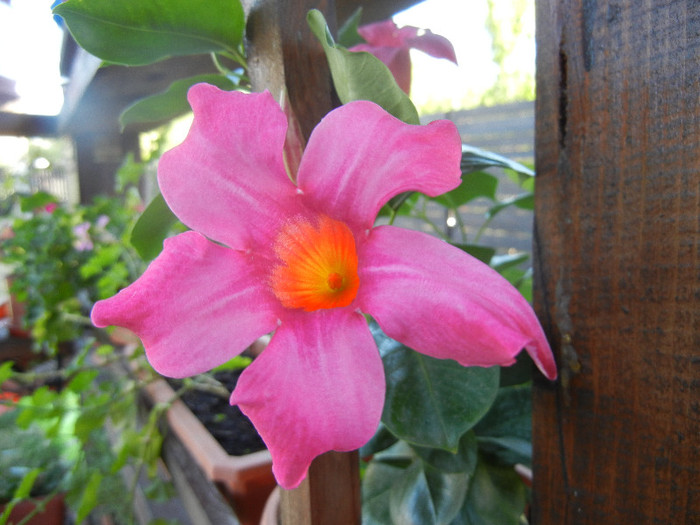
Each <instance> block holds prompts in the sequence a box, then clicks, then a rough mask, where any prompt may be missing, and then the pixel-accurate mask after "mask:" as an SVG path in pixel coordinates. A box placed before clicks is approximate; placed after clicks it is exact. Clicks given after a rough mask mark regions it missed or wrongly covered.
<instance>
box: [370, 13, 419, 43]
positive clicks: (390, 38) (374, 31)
mask: <svg viewBox="0 0 700 525" xmlns="http://www.w3.org/2000/svg"><path fill="white" fill-rule="evenodd" d="M357 32H358V33H359V34H360V36H361V37H362V38H364V39H365V41H366V42H367V43H368V44H370V45H372V46H376V47H406V44H405V41H406V40H407V39H409V38H412V37H415V36H416V35H417V34H418V28H417V27H412V26H404V27H402V28H399V27H398V26H397V25H396V24H395V23H394V21H393V20H392V19H390V18H389V19H387V20H381V21H379V22H372V23H371V24H365V25H362V26H360V27H358V28H357Z"/></svg>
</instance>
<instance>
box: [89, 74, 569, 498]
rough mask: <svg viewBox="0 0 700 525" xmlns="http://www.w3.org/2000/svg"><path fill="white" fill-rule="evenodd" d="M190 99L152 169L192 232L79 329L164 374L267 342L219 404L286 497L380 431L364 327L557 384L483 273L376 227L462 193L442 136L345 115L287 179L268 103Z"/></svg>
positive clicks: (370, 116)
mask: <svg viewBox="0 0 700 525" xmlns="http://www.w3.org/2000/svg"><path fill="white" fill-rule="evenodd" d="M189 100H190V103H191V105H192V108H193V111H194V122H193V124H192V127H191V129H190V132H189V134H188V136H187V138H186V140H185V141H184V142H183V143H182V144H181V145H180V146H177V147H176V148H174V149H173V150H171V151H169V152H167V153H166V154H165V155H163V157H162V158H161V160H160V164H159V166H158V180H159V184H160V187H161V190H162V193H163V196H164V197H165V199H166V201H167V202H168V204H169V206H170V207H171V208H172V210H173V211H174V213H175V214H176V215H177V216H178V217H179V218H180V220H182V222H184V223H185V224H187V225H188V226H189V227H191V228H192V229H193V230H194V231H189V232H186V233H182V234H180V235H177V236H175V237H173V238H170V239H168V240H166V242H165V246H164V249H163V252H162V253H161V255H160V256H159V257H158V258H157V259H156V260H155V261H153V263H151V265H150V266H149V267H148V269H147V270H146V272H145V273H144V274H143V275H142V276H141V277H140V278H139V279H138V280H137V281H136V282H134V283H133V284H132V285H130V286H129V287H127V288H126V289H124V290H122V291H121V292H119V293H118V294H117V295H116V296H114V297H112V298H110V299H107V300H105V301H100V302H98V303H97V304H96V305H95V307H94V309H93V312H92V319H93V322H94V323H95V324H96V325H97V326H107V325H112V324H115V325H119V326H123V327H126V328H129V329H130V330H132V331H133V332H135V333H136V334H137V335H138V336H139V337H140V338H141V340H142V341H143V344H144V347H145V349H146V353H147V356H148V359H149V361H150V362H151V364H152V365H153V367H154V368H155V369H156V370H157V371H158V372H160V373H161V374H163V375H166V376H172V377H185V376H191V375H194V374H198V373H201V372H204V371H207V370H210V369H212V368H213V367H215V366H217V365H219V364H221V363H223V362H225V361H227V360H229V359H230V358H232V357H233V356H234V355H236V354H238V353H240V352H241V351H243V350H244V349H245V348H246V347H248V346H249V345H250V344H251V343H253V342H254V341H255V340H256V339H257V338H258V337H260V336H261V335H263V334H268V333H273V332H274V333H273V335H272V338H271V341H270V344H269V346H268V347H267V348H266V349H265V350H264V351H263V352H262V354H260V355H259V356H258V357H257V358H256V359H255V360H254V361H253V363H252V364H251V365H250V366H249V367H248V368H247V369H246V370H245V371H244V372H243V374H242V375H241V377H240V379H239V381H238V385H237V387H236V389H235V391H234V392H233V394H232V396H231V403H232V404H238V405H239V406H240V408H241V410H242V411H243V412H244V413H245V414H246V415H248V417H250V419H251V420H252V421H253V424H254V425H255V427H256V428H257V430H258V432H259V433H260V435H261V436H262V438H263V440H264V441H265V443H266V444H267V446H268V449H269V450H270V453H271V455H272V459H273V470H274V472H275V476H276V477H277V480H278V482H279V483H280V484H281V485H282V486H283V487H285V488H293V487H296V486H297V485H298V484H299V483H300V482H301V481H302V479H303V478H304V477H305V475H306V472H307V470H308V467H309V465H310V463H311V461H312V460H313V458H314V457H316V456H318V455H319V454H322V453H324V452H326V451H329V450H338V451H347V450H353V449H356V448H358V447H360V446H362V445H363V444H364V443H366V442H367V440H368V439H369V438H370V437H371V436H372V435H373V433H374V432H375V430H376V428H377V425H378V423H379V419H380V416H381V413H382V405H383V401H384V390H385V379H384V371H383V366H382V362H381V359H380V356H379V353H378V351H377V347H376V345H375V343H374V340H373V338H372V335H371V333H370V331H369V329H368V326H367V321H366V320H365V317H364V315H363V314H368V315H371V316H373V317H374V319H376V321H377V322H378V323H379V325H380V326H381V328H382V329H383V330H384V332H386V334H387V335H389V336H390V337H393V338H395V339H397V340H399V341H401V342H403V343H405V344H406V345H408V346H410V347H412V348H414V349H416V350H417V351H419V352H422V353H424V354H427V355H430V356H433V357H438V358H451V359H455V360H456V361H458V362H460V363H461V364H463V365H478V366H490V365H494V364H501V365H508V364H511V363H513V362H514V356H515V355H516V354H518V353H519V352H520V350H522V349H523V348H526V349H527V351H528V352H529V353H530V355H531V356H532V357H533V358H534V360H535V362H536V363H537V364H538V366H539V367H540V368H541V369H542V370H543V371H544V373H545V375H546V376H547V377H550V378H553V377H555V376H556V367H555V364H554V361H553V358H552V354H551V351H550V349H549V346H548V345H547V341H546V340H545V337H544V334H543V332H542V329H541V327H540V325H539V323H538V321H537V319H536V318H535V315H534V313H533V311H532V309H531V308H530V306H529V305H528V304H527V302H526V301H525V300H524V299H523V297H522V296H521V295H520V294H519V293H518V292H517V290H515V289H514V288H513V287H512V286H511V285H510V284H508V282H507V281H505V280H504V279H503V278H502V277H501V276H499V275H498V274H497V273H496V272H495V271H493V270H492V269H491V268H489V267H488V266H486V265H484V264H482V263H480V262H479V261H477V260H476V259H474V258H472V257H470V256H469V255H467V254H465V253H464V252H462V251H461V250H459V249H457V248H454V247H452V246H450V245H449V244H447V243H445V242H443V241H441V240H439V239H437V238H434V237H431V236H429V235H427V234H424V233H420V232H415V231H409V230H405V229H402V228H398V227H394V226H378V227H373V224H374V220H375V217H376V215H377V212H378V211H379V209H380V208H381V207H382V205H384V204H385V203H386V202H387V201H388V200H389V199H390V198H391V197H393V196H395V195H397V194H399V193H402V192H405V191H409V190H415V191H420V192H423V193H425V194H428V195H431V196H435V195H438V194H441V193H443V192H445V191H448V190H450V189H453V188H455V187H456V186H457V185H458V184H459V182H460V168H459V163H460V157H461V141H460V137H459V134H458V133H457V130H456V128H455V126H454V124H452V123H451V122H447V121H438V122H433V123H432V124H429V125H427V126H411V125H408V124H405V123H403V122H401V121H399V120H397V119H395V118H394V117H392V116H391V115H389V114H388V113H386V112H385V111H384V110H383V109H381V108H380V107H379V106H377V105H375V104H373V103H371V102H367V101H358V102H352V103H350V104H347V105H345V106H343V107H340V108H338V109H336V110H334V111H332V112H330V113H329V114H328V115H327V116H326V117H325V118H324V119H323V120H322V121H321V122H320V123H319V125H318V126H317V127H316V129H315V130H314V132H313V133H312V135H311V137H310V138H309V141H308V144H307V146H306V148H305V151H304V153H303V157H302V159H301V162H300V164H299V168H298V173H297V177H296V182H292V181H291V180H290V178H289V177H288V176H287V172H286V171H285V165H284V160H283V149H284V144H285V135H286V131H287V122H286V119H285V116H284V113H283V112H282V111H281V109H280V107H279V106H278V105H277V104H276V103H275V101H274V100H273V98H272V97H271V96H270V94H269V93H267V92H265V93H258V94H243V93H239V92H224V91H220V90H219V89H217V88H215V87H213V86H209V85H206V84H199V85H196V86H194V87H193V88H192V89H191V90H190V92H189ZM183 305H186V308H183Z"/></svg>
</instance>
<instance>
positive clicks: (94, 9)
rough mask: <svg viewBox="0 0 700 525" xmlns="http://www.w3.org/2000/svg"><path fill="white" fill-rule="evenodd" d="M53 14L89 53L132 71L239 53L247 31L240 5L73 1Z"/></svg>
mask: <svg viewBox="0 0 700 525" xmlns="http://www.w3.org/2000/svg"><path fill="white" fill-rule="evenodd" d="M53 12H54V14H56V15H59V16H61V17H63V19H64V20H65V22H66V25H67V26H68V29H69V30H70V32H71V34H72V35H73V37H74V38H75V40H76V42H78V44H79V45H80V46H81V47H83V48H84V49H85V50H86V51H88V52H89V53H92V54H93V55H95V56H97V57H99V58H101V59H102V60H105V61H107V62H111V63H115V64H124V65H132V66H134V65H144V64H150V63H152V62H157V61H158V60H162V59H164V58H167V57H171V56H177V55H192V54H197V53H210V52H221V51H231V52H233V53H235V52H236V49H237V47H238V45H239V43H240V42H241V39H242V37H243V29H244V26H245V15H244V12H243V7H242V6H241V3H240V1H238V0H206V1H197V2H193V1H191V0H119V1H118V2H109V1H108V2H105V1H103V0H67V1H66V2H64V3H62V4H60V5H58V6H56V7H55V8H54V11H53Z"/></svg>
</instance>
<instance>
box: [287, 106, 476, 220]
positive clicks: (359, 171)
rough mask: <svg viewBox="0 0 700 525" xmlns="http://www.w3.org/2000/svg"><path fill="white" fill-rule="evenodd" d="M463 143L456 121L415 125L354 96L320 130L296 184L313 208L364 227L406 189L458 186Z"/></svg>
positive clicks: (432, 192)
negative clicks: (385, 205) (354, 98)
mask: <svg viewBox="0 0 700 525" xmlns="http://www.w3.org/2000/svg"><path fill="white" fill-rule="evenodd" d="M461 148H462V146H461V139H460V137H459V133H458V132H457V128H456V127H455V125H454V124H453V123H452V122H449V121H446V120H440V121H435V122H432V123H430V124H428V125H427V126H412V125H409V124H405V123H404V122H401V121H400V120H398V119H396V118H394V117H393V116H391V115H390V114H389V113H387V112H386V111H384V110H383V109H382V108H380V107H379V106H377V105H376V104H374V103H372V102H367V101H356V102H350V103H349V104H346V105H344V106H342V107H340V108H337V109H335V110H333V111H332V112H330V113H329V114H328V115H327V116H326V117H325V118H324V119H323V120H322V121H321V122H320V123H319V124H318V126H316V129H314V131H313V133H312V134H311V137H310V138H309V142H308V144H307V146H306V151H305V152H304V157H303V158H302V160H301V165H300V166H299V173H298V177H297V183H298V185H299V188H300V189H301V190H302V191H303V193H304V195H303V197H304V200H305V202H306V203H307V204H309V205H310V206H311V207H312V208H315V209H318V210H324V211H325V213H327V214H328V215H329V216H331V217H332V218H335V219H338V220H343V221H345V222H346V223H348V224H349V225H351V227H355V228H360V229H361V230H364V229H367V228H370V227H371V226H372V224H373V223H374V219H375V217H376V215H377V212H378V211H379V209H380V208H381V207H382V206H383V205H384V204H385V203H386V202H387V201H388V200H389V199H390V198H391V197H393V196H395V195H397V194H399V193H402V192H404V191H411V190H414V191H420V192H423V193H426V194H428V195H431V196H435V195H439V194H441V193H444V192H446V191H449V190H451V189H453V188H456V187H457V186H458V185H459V182H460V176H461V171H460V167H459V163H460V159H461V156H462V149H461Z"/></svg>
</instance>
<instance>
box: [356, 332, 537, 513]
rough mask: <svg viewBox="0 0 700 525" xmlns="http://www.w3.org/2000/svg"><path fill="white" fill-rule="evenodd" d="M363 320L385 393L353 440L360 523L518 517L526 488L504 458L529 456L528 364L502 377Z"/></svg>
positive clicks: (514, 461)
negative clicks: (372, 426)
mask: <svg viewBox="0 0 700 525" xmlns="http://www.w3.org/2000/svg"><path fill="white" fill-rule="evenodd" d="M370 326H371V329H372V333H373V335H374V338H375V341H376V342H377V345H378V347H379V351H380V354H381V356H382V360H383V362H384V370H385V373H386V376H387V394H386V401H385V405H384V413H383V414H382V423H381V425H380V428H379V430H378V431H377V434H376V435H375V436H374V438H373V439H372V440H371V441H370V442H369V443H368V444H367V445H365V447H363V448H362V449H361V450H360V454H361V456H362V457H363V458H365V460H366V461H367V465H366V469H365V472H364V478H363V484H362V495H363V523H366V524H372V525H375V524H376V525H385V524H389V523H407V524H411V523H415V524H416V525H418V524H420V525H425V524H447V525H460V524H468V525H472V524H473V525H476V524H479V525H487V524H489V525H508V524H513V525H515V524H517V523H520V520H521V516H522V514H523V511H524V508H525V504H526V496H527V494H526V490H525V485H524V483H523V482H522V480H521V479H520V478H519V476H518V474H517V473H516V472H515V470H514V469H513V466H514V465H515V464H517V463H521V464H524V465H530V464H531V444H530V443H531V428H530V413H531V406H530V389H529V383H527V382H526V381H527V379H528V376H529V374H520V377H517V378H516V379H515V384H512V383H510V382H509V380H508V376H504V375H502V374H501V370H500V369H499V367H493V368H478V367H472V368H465V367H462V366H461V365H459V364H458V363H456V362H454V361H451V360H440V359H434V358H431V357H427V356H424V355H422V354H419V353H417V352H415V351H413V350H411V349H409V348H407V347H405V346H404V345H402V344H401V343H398V342H397V341H394V340H392V339H390V338H388V337H387V336H386V335H385V334H383V333H382V332H381V330H380V329H379V327H378V326H377V325H376V324H375V323H371V325H370ZM521 366H524V367H527V368H529V363H527V362H523V364H522V365H521ZM510 377H511V378H513V377H516V376H514V375H511V376H510ZM521 381H523V382H521Z"/></svg>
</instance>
